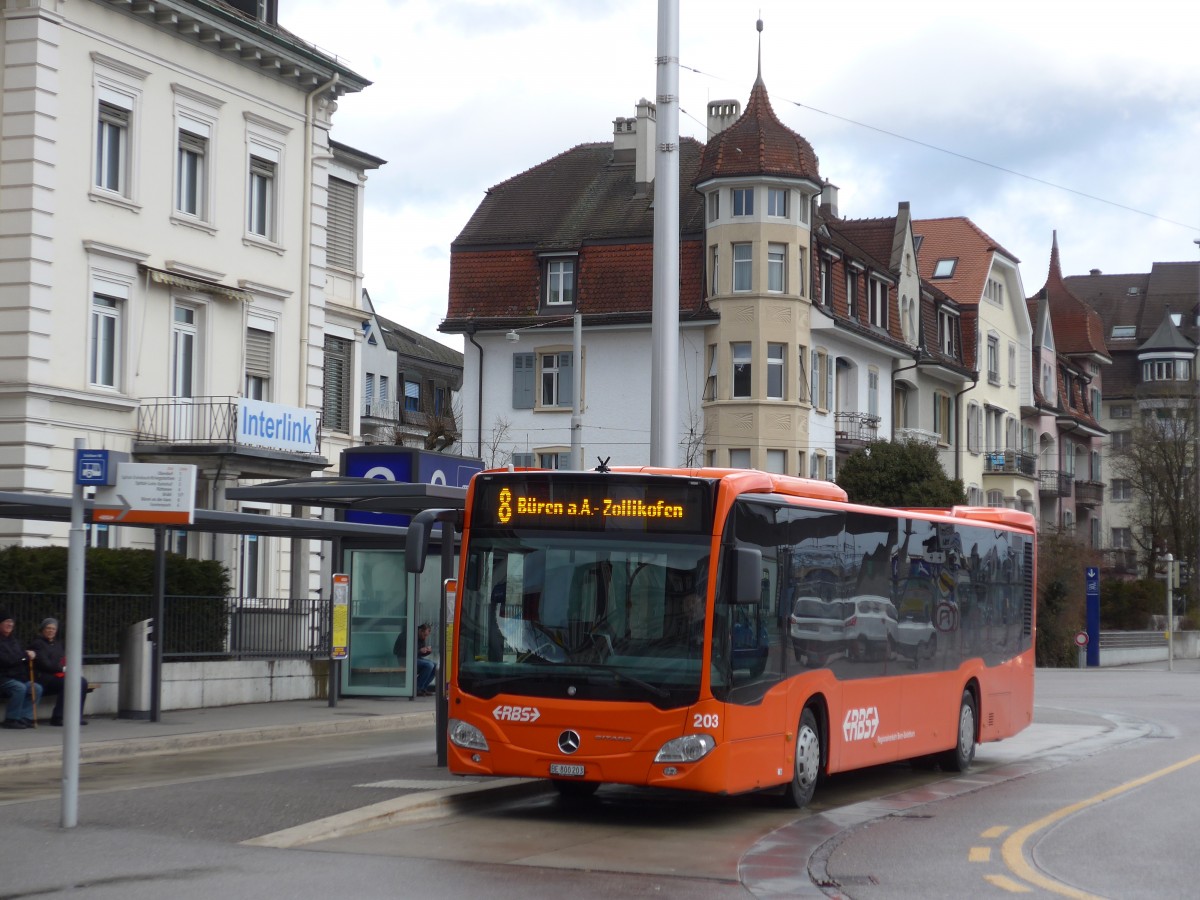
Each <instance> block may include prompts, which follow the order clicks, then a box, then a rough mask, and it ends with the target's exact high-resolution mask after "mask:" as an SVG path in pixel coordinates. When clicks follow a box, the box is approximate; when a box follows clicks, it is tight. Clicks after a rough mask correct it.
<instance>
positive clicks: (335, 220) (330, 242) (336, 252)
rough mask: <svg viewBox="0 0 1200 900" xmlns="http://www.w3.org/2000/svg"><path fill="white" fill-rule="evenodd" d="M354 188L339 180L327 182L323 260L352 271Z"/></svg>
mask: <svg viewBox="0 0 1200 900" xmlns="http://www.w3.org/2000/svg"><path fill="white" fill-rule="evenodd" d="M357 199H358V198H357V192H356V189H355V186H354V185H352V184H351V183H350V182H348V181H342V180H341V179H339V178H330V179H329V201H328V202H329V206H328V210H327V217H328V220H327V224H326V239H325V240H326V244H325V259H326V262H328V264H329V265H331V266H337V267H338V268H340V269H350V270H351V271H353V270H354V268H355V262H356V259H355V257H356V255H357V254H356V250H357V246H358V240H357V237H358V234H357V232H358V228H357V226H358V215H357V213H358V203H357Z"/></svg>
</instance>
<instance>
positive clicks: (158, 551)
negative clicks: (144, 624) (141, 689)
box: [150, 525, 167, 722]
mask: <svg viewBox="0 0 1200 900" xmlns="http://www.w3.org/2000/svg"><path fill="white" fill-rule="evenodd" d="M166 592H167V534H166V529H165V528H164V527H163V526H162V525H155V526H154V628H153V630H152V631H151V635H152V636H153V638H154V642H153V648H152V652H153V654H154V655H153V656H152V657H151V669H150V721H151V722H160V721H162V661H163V643H164V641H163V638H164V637H165V636H166V635H165V632H166V624H167V623H166V612H165V606H166V600H165V594H166Z"/></svg>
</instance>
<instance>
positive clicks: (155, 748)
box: [0, 712, 435, 771]
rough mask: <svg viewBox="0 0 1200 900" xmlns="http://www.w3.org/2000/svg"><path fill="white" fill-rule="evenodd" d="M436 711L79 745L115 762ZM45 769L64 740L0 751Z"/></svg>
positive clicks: (397, 722) (339, 730) (9, 761)
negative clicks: (131, 757)
mask: <svg viewBox="0 0 1200 900" xmlns="http://www.w3.org/2000/svg"><path fill="white" fill-rule="evenodd" d="M434 722H435V714H434V713H433V712H422V713H404V714H399V715H391V716H368V717H362V718H356V719H345V720H340V721H336V722H297V723H293V724H288V725H263V726H258V727H254V728H233V729H229V730H226V731H198V732H188V733H183V734H169V735H161V736H158V737H149V738H113V739H111V740H102V739H100V740H93V741H90V742H86V743H83V744H81V745H80V748H79V759H80V761H81V762H85V763H87V762H110V761H112V760H117V759H124V758H126V757H129V756H150V755H157V754H168V753H181V752H183V751H186V750H203V749H207V748H212V747H232V746H235V745H238V744H258V743H265V742H268V741H288V740H295V739H297V738H306V737H322V736H328V735H334V734H361V733H363V732H368V731H390V730H395V731H400V730H403V729H407V728H418V727H422V726H426V725H428V726H432V725H433V724H434ZM26 766H27V767H29V768H41V767H47V766H62V745H61V744H56V745H55V746H53V747H34V748H30V749H29V750H16V751H8V752H4V753H0V771H3V770H5V769H10V768H19V767H26Z"/></svg>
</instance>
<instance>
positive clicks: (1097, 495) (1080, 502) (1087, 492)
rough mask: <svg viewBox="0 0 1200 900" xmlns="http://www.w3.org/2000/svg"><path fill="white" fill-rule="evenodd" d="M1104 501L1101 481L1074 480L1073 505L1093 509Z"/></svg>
mask: <svg viewBox="0 0 1200 900" xmlns="http://www.w3.org/2000/svg"><path fill="white" fill-rule="evenodd" d="M1103 502H1104V482H1103V481H1076V482H1075V505H1076V506H1083V507H1086V508H1087V509H1095V508H1096V507H1097V506H1100V505H1101V504H1102V503H1103Z"/></svg>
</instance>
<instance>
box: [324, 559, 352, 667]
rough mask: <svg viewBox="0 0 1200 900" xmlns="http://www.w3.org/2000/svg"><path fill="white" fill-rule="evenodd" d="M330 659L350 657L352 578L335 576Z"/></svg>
mask: <svg viewBox="0 0 1200 900" xmlns="http://www.w3.org/2000/svg"><path fill="white" fill-rule="evenodd" d="M331 643H332V649H331V650H330V653H329V658H330V659H345V658H346V657H347V656H349V655H350V576H349V575H340V574H339V575H334V576H333V640H332V642H331Z"/></svg>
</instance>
